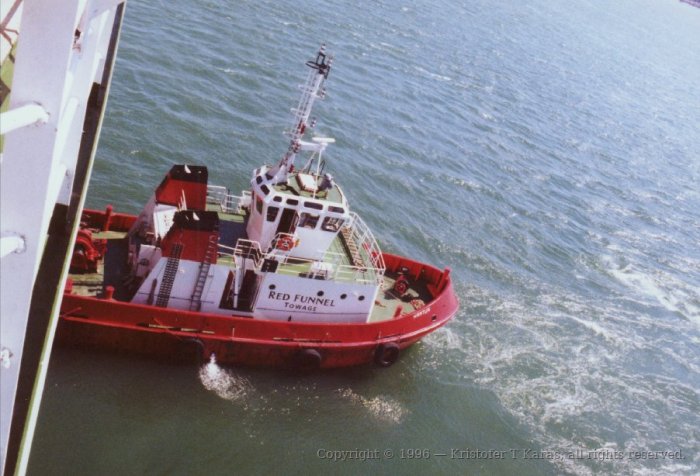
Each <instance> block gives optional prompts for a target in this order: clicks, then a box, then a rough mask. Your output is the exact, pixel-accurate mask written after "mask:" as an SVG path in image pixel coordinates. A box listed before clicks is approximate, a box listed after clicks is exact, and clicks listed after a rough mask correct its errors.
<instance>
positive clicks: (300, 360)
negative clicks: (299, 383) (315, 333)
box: [295, 348, 323, 370]
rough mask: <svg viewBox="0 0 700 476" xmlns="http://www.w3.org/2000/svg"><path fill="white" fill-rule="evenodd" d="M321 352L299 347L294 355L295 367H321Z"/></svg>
mask: <svg viewBox="0 0 700 476" xmlns="http://www.w3.org/2000/svg"><path fill="white" fill-rule="evenodd" d="M322 360H323V357H321V353H320V352H319V351H318V350H316V349H310V348H309V349H301V350H300V351H299V352H298V353H297V355H296V359H295V362H296V367H297V368H299V369H302V370H316V369H318V368H320V367H321V361H322Z"/></svg>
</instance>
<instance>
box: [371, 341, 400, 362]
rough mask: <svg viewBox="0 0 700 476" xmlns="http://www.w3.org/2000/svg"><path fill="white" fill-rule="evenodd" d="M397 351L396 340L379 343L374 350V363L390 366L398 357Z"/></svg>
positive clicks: (398, 350)
mask: <svg viewBox="0 0 700 476" xmlns="http://www.w3.org/2000/svg"><path fill="white" fill-rule="evenodd" d="M399 353H400V349H399V345H398V344H397V343H396V342H388V343H386V344H380V345H378V346H377V348H376V349H375V351H374V363H375V364H377V365H378V366H380V367H391V366H392V365H393V364H394V363H395V362H396V361H397V360H398V359H399Z"/></svg>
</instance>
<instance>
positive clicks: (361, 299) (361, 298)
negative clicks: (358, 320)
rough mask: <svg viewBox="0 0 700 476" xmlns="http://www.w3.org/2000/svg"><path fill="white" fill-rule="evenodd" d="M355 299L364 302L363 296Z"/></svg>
mask: <svg viewBox="0 0 700 476" xmlns="http://www.w3.org/2000/svg"><path fill="white" fill-rule="evenodd" d="M357 299H358V301H364V300H365V297H364V296H360V297H359V298H357Z"/></svg>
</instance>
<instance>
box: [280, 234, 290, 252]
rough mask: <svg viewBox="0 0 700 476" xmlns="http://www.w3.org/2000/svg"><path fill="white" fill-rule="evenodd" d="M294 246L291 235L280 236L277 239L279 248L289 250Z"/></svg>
mask: <svg viewBox="0 0 700 476" xmlns="http://www.w3.org/2000/svg"><path fill="white" fill-rule="evenodd" d="M292 248H294V239H293V238H292V237H291V236H289V235H283V236H280V237H279V238H278V239H277V249H278V250H282V251H289V250H291V249H292Z"/></svg>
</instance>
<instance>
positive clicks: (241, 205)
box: [207, 185, 252, 214]
mask: <svg viewBox="0 0 700 476" xmlns="http://www.w3.org/2000/svg"><path fill="white" fill-rule="evenodd" d="M251 202H252V196H251V193H250V191H248V190H245V191H243V195H232V194H230V193H229V190H228V189H227V188H226V187H222V186H220V185H207V203H211V204H215V205H219V206H221V211H223V212H224V213H233V214H242V213H243V210H244V209H245V208H250V204H251Z"/></svg>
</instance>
